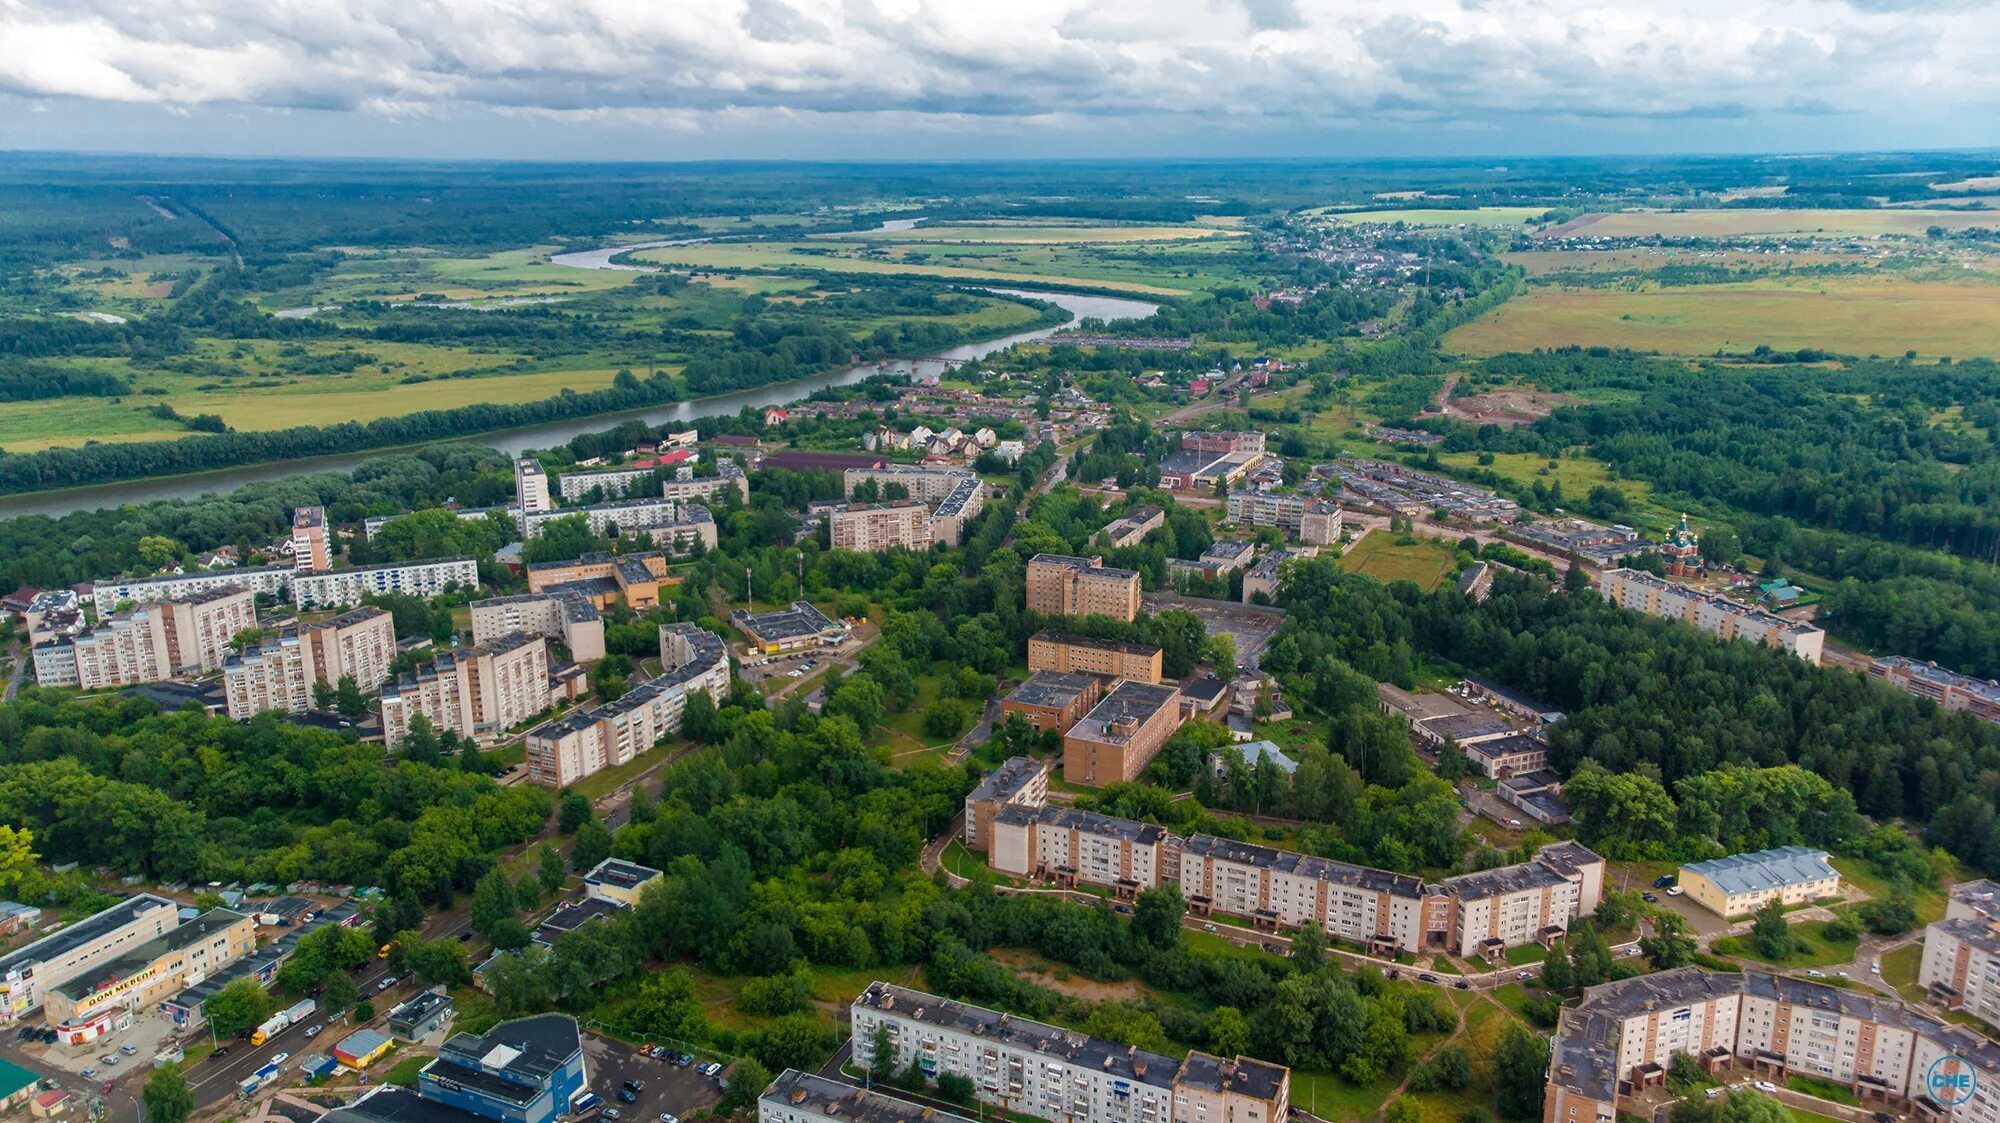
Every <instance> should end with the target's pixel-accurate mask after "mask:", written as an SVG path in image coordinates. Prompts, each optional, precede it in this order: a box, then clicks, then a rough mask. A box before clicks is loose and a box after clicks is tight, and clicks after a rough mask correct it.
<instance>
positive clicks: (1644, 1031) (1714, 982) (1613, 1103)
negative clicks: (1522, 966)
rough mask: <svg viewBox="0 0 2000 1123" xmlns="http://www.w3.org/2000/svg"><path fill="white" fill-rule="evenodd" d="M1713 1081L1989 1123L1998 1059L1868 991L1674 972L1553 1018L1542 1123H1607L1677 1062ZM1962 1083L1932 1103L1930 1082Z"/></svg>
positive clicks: (1994, 1108)
mask: <svg viewBox="0 0 2000 1123" xmlns="http://www.w3.org/2000/svg"><path fill="white" fill-rule="evenodd" d="M1682 1053H1686V1054H1689V1055H1690V1056H1693V1057H1694V1058H1695V1059H1696V1061H1698V1062H1699V1063H1700V1064H1701V1065H1702V1067H1703V1068H1704V1069H1705V1070H1707V1071H1708V1072H1710V1073H1712V1074H1718V1075H1719V1074H1722V1073H1727V1072H1730V1071H1732V1070H1742V1071H1748V1072H1751V1073H1754V1074H1756V1075H1758V1076H1761V1077H1763V1078H1765V1079H1769V1080H1772V1081H1774V1082H1780V1083H1782V1082H1783V1081H1784V1080H1785V1079H1786V1078H1787V1077H1790V1076H1793V1075H1798V1076H1808V1077H1812V1078H1815V1079H1818V1080H1824V1081H1829V1082H1832V1083H1834V1084H1838V1085H1842V1086H1844V1087H1845V1088H1847V1090H1848V1091H1849V1092H1851V1093H1852V1094H1853V1095H1854V1096H1855V1097H1856V1099H1858V1100H1859V1101H1860V1102H1861V1104H1862V1105H1863V1110H1867V1109H1869V1108H1870V1107H1878V1106H1886V1107H1889V1108H1892V1109H1898V1110H1903V1111H1907V1112H1909V1113H1910V1114H1911V1115H1912V1116H1914V1117H1915V1118H1916V1119H1918V1120H1920V1121H1923V1123H1936V1121H1939V1120H1945V1119H1949V1120H1952V1121H1953V1123H2000V1046H1996V1045H1994V1044H1993V1043H1992V1042H1990V1041H1987V1040H1986V1039H1984V1038H1982V1037H1979V1036H1978V1035H1976V1034H1973V1033H1971V1032H1969V1031H1967V1030H1964V1029H1961V1028H1959V1027H1957V1026H1953V1025H1948V1024H1946V1023H1945V1022H1943V1021H1940V1020H1938V1019H1935V1018H1932V1017H1930V1016H1929V1015H1927V1014H1924V1013H1922V1012H1920V1011H1918V1010H1916V1009H1915V1008H1913V1007H1910V1006H1907V1005H1905V1004H1904V1003H1902V1002H1900V1001H1898V1000H1896V999H1893V998H1887V997H1884V996H1882V995H1879V994H1876V993H1874V992H1872V991H1858V990H1845V989H1842V988H1839V987H1830V986H1824V985H1822V984H1819V983H1814V982H1810V981H1808V980H1805V979H1799V978H1792V977H1789V976H1783V975H1772V974H1767V973H1765V972H1762V971H1744V972H1741V973H1728V974H1724V973H1719V972H1710V971H1705V970H1703V969H1702V968H1699V967H1678V968H1674V969H1672V970H1669V971H1661V972H1657V973H1655V974H1651V975H1639V976H1636V977H1634V978H1630V979H1621V980H1619V981H1616V982H1610V983H1604V984H1602V985H1600V986H1594V987H1590V988H1588V989H1587V990H1585V991H1584V995H1583V1001H1582V1002H1581V1003H1580V1004H1579V1005H1577V1006H1576V1007H1574V1008H1572V1009H1569V1010H1565V1011H1563V1016H1562V1023H1561V1025H1560V1026H1559V1027H1558V1028H1557V1030H1556V1033H1555V1036H1554V1039H1553V1041H1552V1042H1551V1049H1550V1054H1549V1077H1548V1091H1547V1095H1546V1096H1545V1097H1544V1100H1543V1108H1542V1119H1543V1123H1612V1121H1613V1120H1614V1119H1616V1118H1617V1117H1618V1116H1619V1115H1620V1114H1622V1113H1626V1112H1631V1111H1634V1110H1637V1108H1636V1106H1635V1100H1636V1098H1637V1097H1638V1095H1639V1094H1640V1093H1642V1092H1643V1091H1645V1090H1646V1089H1648V1088H1651V1087H1654V1086H1656V1085H1659V1084H1662V1083H1664V1082H1665V1080H1666V1077H1667V1072H1668V1070H1669V1069H1670V1068H1671V1067H1672V1065H1673V1063H1674V1058H1675V1057H1676V1056H1677V1055H1679V1054H1682ZM1939 1076H1944V1077H1947V1078H1954V1077H1955V1078H1961V1079H1963V1078H1966V1077H1969V1078H1970V1079H1969V1080H1967V1081H1966V1082H1967V1083H1969V1084H1970V1085H1971V1089H1970V1091H1969V1092H1968V1093H1966V1094H1965V1095H1964V1096H1963V1098H1962V1102H1959V1103H1957V1104H1956V1105H1955V1106H1954V1105H1953V1104H1952V1103H1949V1102H1945V1101H1947V1100H1959V1099H1961V1096H1960V1094H1959V1093H1958V1092H1953V1093H1951V1094H1949V1095H1942V1094H1939V1093H1937V1092H1936V1091H1935V1089H1936V1087H1937V1085H1935V1084H1933V1081H1934V1080H1935V1079H1936V1078H1937V1077H1939Z"/></svg>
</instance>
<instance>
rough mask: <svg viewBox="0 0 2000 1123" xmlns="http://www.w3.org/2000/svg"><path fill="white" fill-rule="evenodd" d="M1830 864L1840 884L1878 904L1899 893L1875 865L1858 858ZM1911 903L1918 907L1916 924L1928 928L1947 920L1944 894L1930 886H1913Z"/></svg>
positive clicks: (1837, 860)
mask: <svg viewBox="0 0 2000 1123" xmlns="http://www.w3.org/2000/svg"><path fill="white" fill-rule="evenodd" d="M1828 862H1829V864H1831V865H1832V866H1833V868H1834V869H1836V870H1839V871H1840V877H1841V880H1843V881H1845V882H1847V883H1848V884H1849V885H1852V886H1854V887H1855V888H1857V889H1859V890H1861V891H1862V892H1864V893H1866V894H1868V895H1869V896H1870V897H1873V898H1874V899H1875V900H1878V901H1886V900H1888V899H1889V897H1890V895H1891V894H1893V893H1894V892H1895V891H1896V886H1895V885H1894V884H1893V883H1892V882H1890V880H1889V879H1888V878H1886V877H1883V876H1882V875H1881V874H1880V873H1878V872H1876V869H1875V867H1874V866H1873V865H1871V864H1869V863H1868V862H1865V861H1862V860H1861V859H1859V858H1829V859H1828ZM1910 897H1911V903H1912V904H1914V905H1915V906H1916V909H1917V920H1918V922H1919V923H1921V924H1929V923H1931V922H1932V921H1935V920H1943V919H1944V907H1945V899H1946V898H1945V891H1944V890H1943V889H1941V888H1935V887H1930V886H1913V887H1912V888H1911V890H1910Z"/></svg>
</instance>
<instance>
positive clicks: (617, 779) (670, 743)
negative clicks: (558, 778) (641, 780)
mask: <svg viewBox="0 0 2000 1123" xmlns="http://www.w3.org/2000/svg"><path fill="white" fill-rule="evenodd" d="M686 745H687V742H686V741H684V740H682V739H681V738H679V737H674V738H670V739H668V740H666V741H662V742H660V743H659V744H657V745H655V746H653V747H652V748H650V749H647V750H646V751H645V752H643V753H640V754H639V755H638V756H635V757H633V758H632V759H631V760H628V761H626V762H625V763H624V764H619V765H614V766H613V767H610V768H607V769H605V770H604V771H602V772H593V773H591V774H590V775H588V776H585V777H584V778H583V779H581V780H578V781H577V782H576V783H574V784H571V785H570V790H571V791H574V792H576V793H578V794H579V795H583V796H586V797H588V798H590V799H592V800H599V799H603V798H604V797H605V796H607V795H610V794H611V793H612V792H615V791H617V790H618V789H619V788H621V787H623V786H624V785H625V784H626V783H628V782H629V781H630V780H631V779H632V778H633V777H634V776H637V775H639V774H640V773H642V772H644V771H646V769H648V768H651V767H653V766H654V765H656V764H659V763H660V762H661V761H664V760H666V759H667V758H668V757H670V756H672V755H673V754H674V753H675V752H677V751H679V750H680V749H682V748H684V747H685V746H686Z"/></svg>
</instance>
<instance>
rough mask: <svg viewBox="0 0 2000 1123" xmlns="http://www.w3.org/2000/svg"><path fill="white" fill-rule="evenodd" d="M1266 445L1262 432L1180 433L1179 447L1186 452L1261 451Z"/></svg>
mask: <svg viewBox="0 0 2000 1123" xmlns="http://www.w3.org/2000/svg"><path fill="white" fill-rule="evenodd" d="M1266 447H1267V444H1266V438H1265V436H1264V434H1262V433H1200V432H1188V433H1182V434H1181V448H1182V449H1184V450H1186V451H1188V452H1213V453H1218V454H1220V453H1225V452H1263V451H1264V450H1265V448H1266Z"/></svg>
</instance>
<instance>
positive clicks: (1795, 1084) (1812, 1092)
mask: <svg viewBox="0 0 2000 1123" xmlns="http://www.w3.org/2000/svg"><path fill="white" fill-rule="evenodd" d="M1785 1087H1787V1088H1790V1089H1791V1090H1792V1091H1794V1092H1800V1093H1803V1094H1805V1095H1808V1096H1818V1097H1819V1098H1820V1099H1823V1100H1832V1101H1833V1102H1834V1103H1837V1104H1846V1105H1847V1106H1848V1107H1860V1106H1861V1097H1859V1096H1857V1095H1855V1094H1854V1093H1853V1092H1851V1091H1849V1090H1847V1089H1846V1088H1843V1087H1841V1086H1840V1085H1838V1084H1835V1083H1834V1082H1833V1081H1831V1080H1821V1079H1819V1078H1818V1077H1815V1076H1788V1077H1786V1078H1785Z"/></svg>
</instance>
